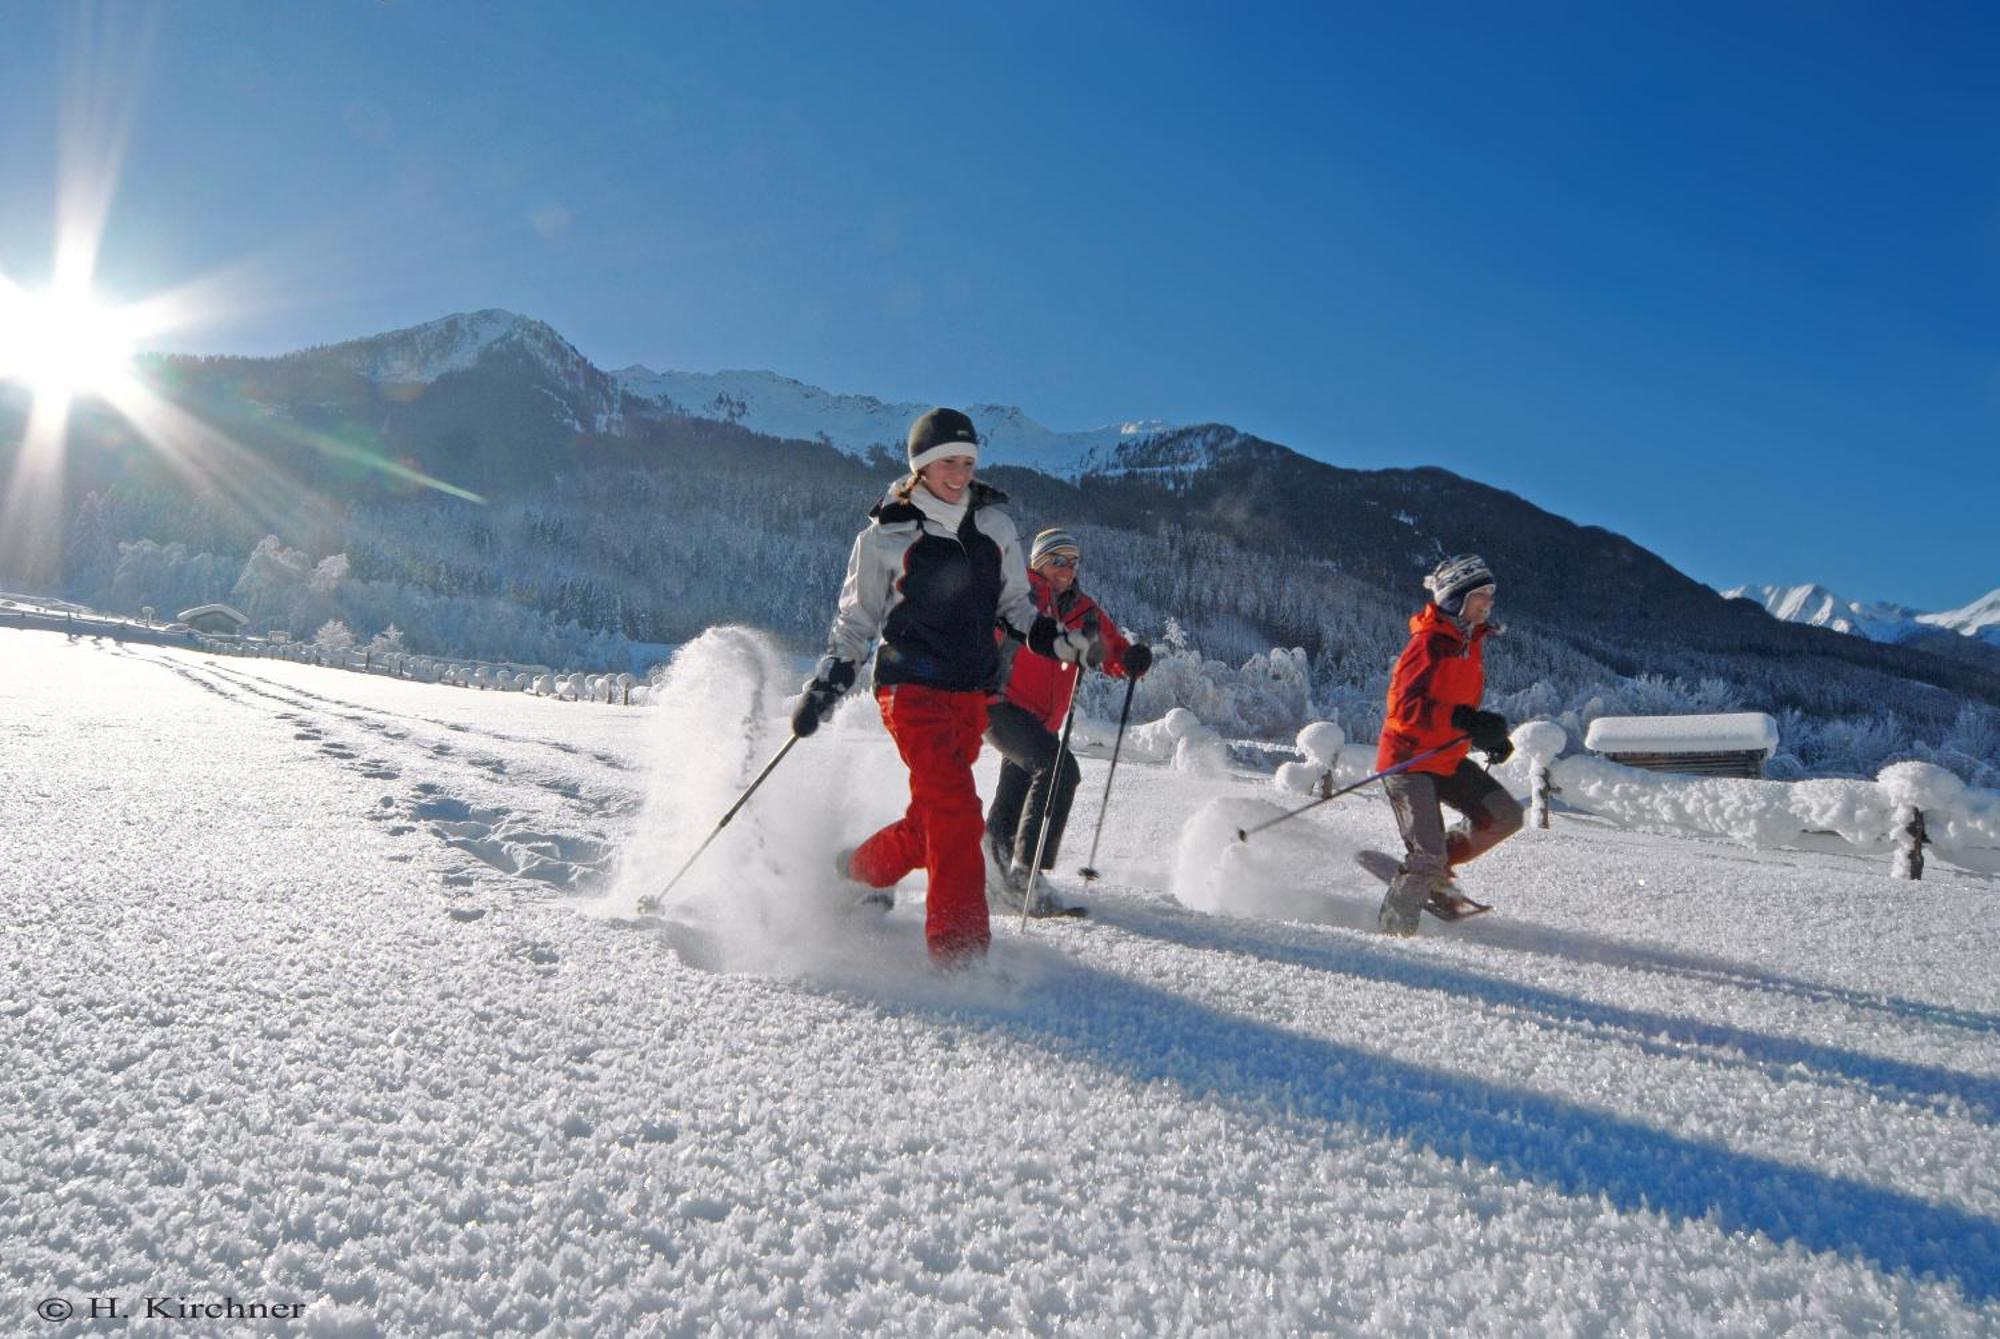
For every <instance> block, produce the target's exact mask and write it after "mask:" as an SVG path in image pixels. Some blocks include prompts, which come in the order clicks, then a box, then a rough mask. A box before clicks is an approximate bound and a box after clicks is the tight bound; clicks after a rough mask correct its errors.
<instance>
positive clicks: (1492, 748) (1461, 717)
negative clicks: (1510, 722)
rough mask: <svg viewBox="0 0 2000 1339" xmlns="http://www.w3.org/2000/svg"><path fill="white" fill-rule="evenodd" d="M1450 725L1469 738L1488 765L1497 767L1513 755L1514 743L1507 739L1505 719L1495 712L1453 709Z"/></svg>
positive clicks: (1477, 709) (1470, 708) (1473, 708)
mask: <svg viewBox="0 0 2000 1339" xmlns="http://www.w3.org/2000/svg"><path fill="white" fill-rule="evenodd" d="M1451 724H1452V728H1453V729H1455V730H1463V731H1464V732H1465V733H1466V734H1467V735H1469V736H1471V738H1472V747H1474V748H1476V749H1478V750H1479V751H1480V752H1481V753H1483V754H1485V755H1486V761H1487V762H1488V763H1490V764H1493V765H1495V766H1498V765H1499V764H1501V763H1503V762H1506V761H1507V759H1508V758H1510V757H1512V756H1513V754H1514V741H1513V740H1511V739H1509V738H1508V737H1507V733H1508V731H1507V718H1506V717H1505V716H1502V715H1501V714H1500V713H1499V712H1497V711H1481V710H1480V709H1479V708H1477V707H1453V708H1452V709H1451Z"/></svg>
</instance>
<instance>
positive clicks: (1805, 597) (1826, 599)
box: [1722, 584, 2000, 645]
mask: <svg viewBox="0 0 2000 1339" xmlns="http://www.w3.org/2000/svg"><path fill="white" fill-rule="evenodd" d="M1722 594H1723V596H1724V597H1725V598H1727V599H1732V600H1753V601H1755V602H1756V603H1758V604H1760V605H1762V606H1763V607H1764V609H1765V610H1766V611H1767V612H1768V613H1769V614H1770V615H1771V616H1772V617H1773V618H1781V619H1784V620H1785V621H1786V622H1788V623H1809V624H1811V625H1812V626H1814V627H1820V628H1827V629H1829V630H1831V631H1833V632H1845V633H1850V634H1852V635H1854V636H1857V637H1866V638H1867V639H1868V640H1869V641H1872V642H1902V641H1908V640H1909V639H1910V638H1912V637H1915V636H1918V635H1920V634H1922V633H1924V632H1928V631H1934V630H1938V629H1944V630H1948V631H1952V632H1957V633H1961V634H1963V635H1965V636H1968V637H1978V638H1980V639H1981V640H1983V641H1989V642H1993V643H1994V644H1996V645H2000V590H1994V591H1991V592H1989V593H1987V594H1986V595H1983V596H1981V597H1980V598H1979V599H1977V600H1974V601H1973V602H1972V603H1971V604H1969V605H1966V606H1965V607H1964V608H1963V609H1953V610H1949V611H1947V612H1945V613H1941V614H1925V613H1920V612H1918V611H1917V610H1915V609H1911V608H1908V607H1907V606H1904V605H1900V604H1889V603H1886V602H1881V601H1876V602H1867V601H1861V600H1849V599H1846V598H1844V597H1842V596H1840V595H1837V594H1835V593H1834V592H1833V591H1830V590H1828V589H1827V588H1826V587H1824V586H1821V585H1817V584H1809V585H1804V586H1734V587H1731V588H1730V589H1728V590H1726V591H1724V592H1722Z"/></svg>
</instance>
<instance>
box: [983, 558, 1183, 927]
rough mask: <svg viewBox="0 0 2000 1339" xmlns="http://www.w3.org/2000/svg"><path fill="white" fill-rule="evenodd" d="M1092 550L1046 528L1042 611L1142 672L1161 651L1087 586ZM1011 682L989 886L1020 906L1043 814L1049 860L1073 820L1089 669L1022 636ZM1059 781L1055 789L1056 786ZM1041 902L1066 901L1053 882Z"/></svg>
mask: <svg viewBox="0 0 2000 1339" xmlns="http://www.w3.org/2000/svg"><path fill="white" fill-rule="evenodd" d="M1082 558H1083V550H1082V549H1081V548H1080V547H1079V546H1078V544H1077V542H1076V540H1075V539H1074V538H1072V537H1071V536H1070V534H1069V532H1068V531H1065V530H1044V531H1042V532H1041V533H1040V534H1038V535H1036V536H1035V539H1034V543H1033V544H1032V545H1031V546H1030V548H1029V550H1028V586H1029V589H1030V590H1031V591H1032V593H1033V595H1034V600H1035V609H1036V611H1037V612H1038V613H1041V614H1045V615H1048V616H1049V617H1052V618H1054V619H1055V620H1056V623H1057V625H1058V626H1059V627H1060V628H1061V629H1062V630H1064V631H1065V632H1068V633H1071V634H1074V633H1076V632H1083V633H1085V634H1086V635H1089V636H1090V637H1091V638H1092V642H1093V653H1092V654H1090V655H1088V656H1086V658H1085V662H1086V663H1088V664H1092V665H1096V666H1099V667H1100V668H1102V669H1103V670H1104V672H1105V673H1106V674H1109V675H1110V676H1111V677H1113V678H1114V679H1122V678H1126V677H1127V676H1130V677H1131V678H1134V679H1136V678H1138V677H1139V676H1140V675H1142V674H1144V673H1145V672H1146V671H1147V670H1148V669H1150V668H1151V667H1152V664H1153V653H1152V652H1151V651H1150V650H1148V649H1147V648H1146V647H1145V646H1144V645H1134V644H1132V643H1130V642H1128V641H1127V640H1126V639H1125V636H1124V635H1123V634H1122V633H1120V632H1119V631H1118V624H1117V623H1116V622H1115V621H1114V620H1113V619H1112V618H1111V616H1110V615H1109V614H1106V613H1105V612H1104V609H1103V607H1102V606H1100V605H1099V604H1098V603H1097V601H1095V600H1093V599H1091V598H1090V596H1088V595H1086V594H1084V593H1083V588H1082V587H1080V586H1078V585H1077V581H1076V576H1077V568H1078V565H1079V564H1080V563H1081V562H1082ZM1012 653H1013V662H1012V664H1011V665H1010V666H1009V669H1008V673H1007V687H1006V691H1005V692H1004V693H1003V694H1002V695H1001V696H1000V697H999V698H997V699H995V700H994V701H993V703H992V704H991V705H990V706H989V707H988V708H987V712H986V742H987V743H989V744H991V745H992V746H993V747H994V749H995V751H997V752H998V753H999V754H1000V755H1001V758H1002V759H1003V761H1002V762H1001V764H1000V784H999V786H998V787H997V788H996V789H995V790H994V792H993V802H992V804H991V805H989V806H988V807H987V810H986V841H985V848H986V875H987V878H986V892H987V899H988V901H989V902H997V903H999V904H1001V905H1003V906H1009V907H1014V908H1018V907H1019V906H1020V905H1021V900H1022V898H1023V897H1025V896H1026V895H1027V885H1028V871H1029V868H1030V867H1031V866H1032V865H1033V864H1034V862H1035V847H1036V844H1037V843H1038V842H1042V836H1041V832H1042V814H1043V812H1044V811H1045V810H1046V811H1047V813H1048V816H1049V835H1048V839H1047V841H1046V842H1045V843H1043V844H1042V868H1043V869H1045V870H1047V869H1053V868H1054V867H1055V863H1056V852H1057V850H1058V849H1059V848H1060V847H1061V846H1062V838H1063V829H1064V827H1065V826H1067V825H1068V822H1069V808H1070V801H1071V800H1072V799H1074V798H1075V795H1076V783H1077V778H1078V775H1079V773H1078V769H1077V765H1076V757H1075V755H1073V754H1071V753H1070V752H1069V751H1068V750H1067V749H1065V748H1063V747H1062V740H1061V732H1062V725H1063V717H1065V716H1066V715H1068V714H1069V704H1070V698H1071V696H1072V695H1073V694H1074V693H1075V692H1076V688H1077V683H1078V681H1079V680H1080V679H1081V678H1082V676H1083V670H1082V668H1081V666H1080V665H1079V664H1077V663H1076V662H1063V661H1058V660H1054V659H1051V658H1050V657H1048V656H1044V655H1040V654H1037V653H1036V652H1035V651H1034V650H1032V649H1030V648H1029V647H1026V646H1022V645H1019V644H1014V645H1013V646H1012ZM1051 787H1053V788H1054V795H1053V796H1051V794H1050V788H1051ZM1035 902H1036V905H1035V906H1032V907H1030V908H1029V909H1028V914H1029V915H1031V916H1034V915H1044V916H1045V915H1053V914H1055V913H1056V912H1058V911H1060V910H1062V909H1063V908H1061V907H1060V906H1059V905H1058V904H1057V903H1056V901H1055V899H1054V898H1053V897H1052V896H1050V895H1049V893H1048V892H1047V890H1046V889H1045V888H1037V889H1036V890H1035Z"/></svg>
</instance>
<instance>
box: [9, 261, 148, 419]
mask: <svg viewBox="0 0 2000 1339" xmlns="http://www.w3.org/2000/svg"><path fill="white" fill-rule="evenodd" d="M133 324H134V323H133V321H132V319H131V317H130V315H129V313H127V312H124V311H121V310H120V309H117V308H114V307H108V306H106V305H104V304H103V303H101V302H99V301H97V300H96V299H95V298H93V297H91V296H90V295H89V294H88V293H87V292H76V291H73V290H65V289H60V288H58V289H50V290H48V291H46V292H41V293H30V292H26V291H24V290H21V289H18V288H14V289H9V288H6V287H0V381H14V382H19V383H20V384H22V385H24V386H26V387H28V388H29V389H30V390H32V391H33V392H34V393H35V394H36V396H38V397H39V396H52V397H56V398H60V399H68V398H69V397H71V396H73V395H83V394H101V393H105V392H110V391H115V390H118V389H120V388H121V387H122V386H123V385H124V384H125V383H126V381H127V380H128V378H129V377H130V375H131V368H132V354H133V343H134V340H135V339H136V338H137V335H138V331H136V330H135V329H133Z"/></svg>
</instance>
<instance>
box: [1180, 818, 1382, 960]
mask: <svg viewBox="0 0 2000 1339" xmlns="http://www.w3.org/2000/svg"><path fill="white" fill-rule="evenodd" d="M1284 812H1286V811H1285V810H1284V809H1281V808H1279V807H1278V806H1276V805H1274V804H1271V803H1270V802H1269V801H1266V800H1259V799H1250V798H1238V797H1234V796H1223V797H1219V798H1216V799H1213V800H1210V801H1209V802H1208V803H1207V804H1204V805H1202V806H1201V807H1200V808H1199V809H1197V810H1195V812H1194V813H1193V815H1191V816H1190V817H1189V818H1188V820H1187V822H1186V823H1185V824H1183V825H1182V827H1181V834H1180V841H1179V843H1178V844H1177V845H1176V847H1175V851H1174V867H1173V879H1172V883H1171V885H1170V891H1171V892H1172V894H1173V896H1174V899H1175V900H1176V901H1178V902H1180V903H1181V905H1183V906H1185V907H1188V908H1190V909H1192V910H1195V911H1201V912H1206V913H1208V914H1210V915H1215V916H1236V917H1243V918H1248V919H1256V920H1278V921H1317V922H1320V923H1322V924H1331V925H1346V926H1349V927H1350V928H1354V929H1362V928H1371V929H1372V928H1373V927H1374V924H1375V905H1376V901H1377V900H1378V899H1379V896H1380V893H1379V889H1378V888H1377V886H1376V885H1375V884H1374V881H1373V880H1372V879H1370V878H1368V877H1367V876H1366V875H1364V874H1362V873H1361V872H1360V871H1359V868H1358V867H1357V866H1356V865H1355V864H1354V857H1355V855H1356V853H1357V852H1358V851H1359V850H1360V849H1361V848H1360V847H1359V846H1357V845H1356V844H1354V842H1353V841H1352V840H1351V839H1349V838H1346V837H1344V836H1340V835H1337V834H1335V833H1334V832H1332V831H1330V830H1329V829H1327V828H1326V827H1324V826H1321V825H1318V824H1314V823H1310V822H1308V821H1305V820H1303V819H1296V820H1293V821H1292V822H1290V823H1285V824H1282V825H1281V826H1278V827H1274V828H1269V829H1266V830H1265V831H1263V832H1259V833H1255V834H1253V835H1251V836H1249V838H1248V839H1247V840H1240V839H1239V838H1238V836H1237V834H1238V833H1239V832H1243V831H1245V830H1247V829H1249V828H1253V827H1255V826H1256V825H1257V824H1259V823H1266V822H1269V821H1270V820H1271V819H1273V818H1276V817H1278V816H1279V815H1280V814H1283V813H1284Z"/></svg>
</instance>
